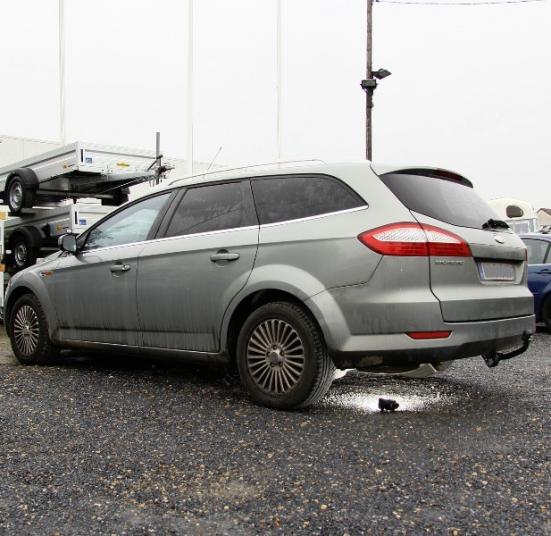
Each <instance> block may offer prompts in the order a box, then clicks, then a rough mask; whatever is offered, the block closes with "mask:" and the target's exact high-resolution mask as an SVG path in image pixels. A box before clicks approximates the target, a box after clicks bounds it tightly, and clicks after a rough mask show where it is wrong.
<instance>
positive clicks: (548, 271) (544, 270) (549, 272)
mask: <svg viewBox="0 0 551 536" xmlns="http://www.w3.org/2000/svg"><path fill="white" fill-rule="evenodd" d="M538 274H551V270H550V269H549V268H544V269H543V270H540V271H539V272H538Z"/></svg>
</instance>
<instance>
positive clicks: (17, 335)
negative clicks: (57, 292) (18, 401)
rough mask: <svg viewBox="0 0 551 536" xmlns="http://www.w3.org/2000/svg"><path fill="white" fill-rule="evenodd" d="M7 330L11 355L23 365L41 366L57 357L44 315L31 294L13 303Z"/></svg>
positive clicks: (56, 350)
mask: <svg viewBox="0 0 551 536" xmlns="http://www.w3.org/2000/svg"><path fill="white" fill-rule="evenodd" d="M7 329H8V334H9V337H10V340H11V346H12V349H13V353H14V354H15V357H17V359H18V360H19V361H20V362H21V363H23V364H24V365H43V364H46V363H48V362H49V361H51V360H53V359H55V358H56V357H57V356H58V349H57V348H56V347H55V346H54V345H53V344H52V343H51V341H50V337H49V335H48V322H47V320H46V315H45V314H44V311H43V310H42V306H41V305H40V302H39V301H38V299H37V298H36V296H34V295H33V294H25V295H24V296H21V298H19V299H18V300H17V301H16V302H15V305H14V307H13V310H12V312H11V315H10V318H9V319H8V324H7Z"/></svg>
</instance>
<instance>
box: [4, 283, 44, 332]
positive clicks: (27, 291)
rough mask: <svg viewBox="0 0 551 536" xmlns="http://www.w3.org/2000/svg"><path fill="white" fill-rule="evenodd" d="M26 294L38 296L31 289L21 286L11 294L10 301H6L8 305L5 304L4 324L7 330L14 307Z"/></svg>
mask: <svg viewBox="0 0 551 536" xmlns="http://www.w3.org/2000/svg"><path fill="white" fill-rule="evenodd" d="M25 294H32V295H34V296H36V293H35V292H34V291H33V290H32V289H31V288H30V287H27V286H25V285H21V286H19V287H17V288H15V289H13V291H12V292H11V293H10V295H9V297H8V299H7V300H6V303H5V304H4V324H5V326H6V328H7V327H8V325H9V323H8V319H9V317H10V315H11V312H12V309H13V305H14V303H15V302H16V301H17V300H18V299H19V298H21V296H24V295H25Z"/></svg>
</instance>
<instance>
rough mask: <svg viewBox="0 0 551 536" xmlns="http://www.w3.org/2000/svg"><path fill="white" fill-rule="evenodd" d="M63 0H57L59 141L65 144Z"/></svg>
mask: <svg viewBox="0 0 551 536" xmlns="http://www.w3.org/2000/svg"><path fill="white" fill-rule="evenodd" d="M64 7H65V6H64V0H58V16H59V20H58V31H59V43H58V47H59V49H58V53H59V142H60V143H61V145H65V141H66V140H65V9H64Z"/></svg>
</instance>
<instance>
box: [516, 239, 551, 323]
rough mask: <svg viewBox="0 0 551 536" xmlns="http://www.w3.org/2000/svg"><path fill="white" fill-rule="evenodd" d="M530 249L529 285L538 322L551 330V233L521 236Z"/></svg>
mask: <svg viewBox="0 0 551 536" xmlns="http://www.w3.org/2000/svg"><path fill="white" fill-rule="evenodd" d="M521 238H522V240H523V241H524V243H525V244H526V247H527V249H528V287H529V288H530V290H531V291H532V294H533V295H534V307H535V313H536V322H543V323H544V324H545V327H546V329H547V331H551V235H549V234H536V233H533V234H526V235H522V236H521Z"/></svg>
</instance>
